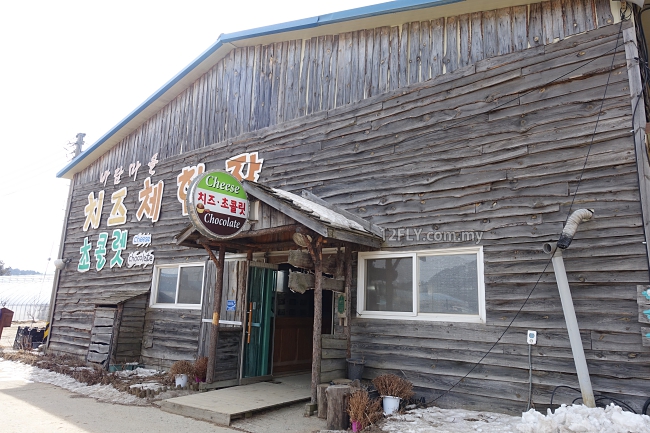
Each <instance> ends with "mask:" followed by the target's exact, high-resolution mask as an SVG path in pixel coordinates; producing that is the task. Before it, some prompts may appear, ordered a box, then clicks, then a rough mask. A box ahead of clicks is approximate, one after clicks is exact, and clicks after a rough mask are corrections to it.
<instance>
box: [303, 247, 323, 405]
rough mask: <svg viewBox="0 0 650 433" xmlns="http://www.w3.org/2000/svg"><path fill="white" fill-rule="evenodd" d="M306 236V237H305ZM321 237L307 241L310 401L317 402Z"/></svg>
mask: <svg viewBox="0 0 650 433" xmlns="http://www.w3.org/2000/svg"><path fill="white" fill-rule="evenodd" d="M305 238H306V237H305ZM322 245H323V237H322V236H319V237H318V239H316V241H314V242H307V249H308V250H309V254H310V255H311V259H312V260H313V261H314V278H315V279H316V281H315V282H314V331H313V334H312V343H313V351H312V356H311V403H312V404H316V403H317V402H318V395H317V387H318V384H319V383H320V363H321V356H322V354H321V331H322V329H321V328H322V327H323V286H322V284H321V278H322V275H323V250H322Z"/></svg>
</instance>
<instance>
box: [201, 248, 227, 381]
mask: <svg viewBox="0 0 650 433" xmlns="http://www.w3.org/2000/svg"><path fill="white" fill-rule="evenodd" d="M203 248H205V250H206V251H207V252H208V255H209V256H210V259H211V260H212V261H213V262H214V264H215V265H216V267H217V277H216V281H215V284H214V303H213V305H212V327H211V328H210V346H209V349H208V372H207V375H206V380H205V381H206V382H207V383H212V382H213V380H214V369H215V364H216V361H217V343H218V341H219V312H220V311H221V294H222V293H223V268H224V266H223V265H224V261H225V259H226V248H225V247H224V246H223V245H222V246H220V247H219V259H217V258H216V257H215V255H214V253H213V252H212V249H210V247H209V246H208V245H206V244H203Z"/></svg>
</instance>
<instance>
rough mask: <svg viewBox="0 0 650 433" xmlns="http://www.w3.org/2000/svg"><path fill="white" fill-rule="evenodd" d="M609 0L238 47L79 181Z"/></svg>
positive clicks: (423, 76) (360, 93)
mask: <svg viewBox="0 0 650 433" xmlns="http://www.w3.org/2000/svg"><path fill="white" fill-rule="evenodd" d="M613 21H614V19H613V17H612V14H611V8H610V4H609V0H566V1H559V0H558V1H552V2H551V1H545V2H541V3H535V4H531V5H522V6H516V7H508V8H503V9H497V10H489V11H482V12H476V13H473V14H471V15H470V14H465V15H461V16H450V17H446V18H436V19H433V20H425V21H419V22H411V23H399V22H398V23H395V24H394V25H393V26H386V27H379V28H375V29H360V30H358V31H354V32H347V33H341V34H338V35H324V36H318V37H313V38H311V39H307V40H304V41H303V40H291V41H284V42H278V43H274V44H270V45H265V46H261V45H258V46H249V47H241V48H236V49H234V50H233V51H231V52H230V53H229V54H228V55H227V56H226V57H225V58H224V59H222V60H221V61H219V62H218V63H217V64H216V65H215V66H214V67H213V68H212V69H211V70H210V71H209V72H207V73H206V74H205V75H203V76H202V77H201V78H200V79H199V80H197V81H196V82H195V83H194V84H193V85H191V86H190V87H189V88H188V89H187V90H185V91H184V92H183V93H181V94H180V95H179V96H178V97H176V98H175V99H174V100H173V101H171V102H170V103H169V104H168V105H167V106H166V107H165V108H163V109H162V110H161V111H160V112H159V113H158V114H156V115H155V116H153V117H152V118H151V119H150V120H148V121H147V122H146V123H145V124H143V125H142V126H141V127H140V128H139V129H138V130H137V131H135V132H133V133H132V134H130V135H129V136H128V137H126V138H125V139H124V140H123V141H122V142H120V143H119V144H118V145H117V146H115V147H114V148H113V149H111V150H110V151H108V152H106V154H104V155H103V156H102V157H101V158H100V159H99V160H98V161H97V162H96V163H95V164H93V165H92V166H90V167H88V168H87V169H85V170H84V171H83V172H82V173H81V174H80V176H77V177H76V180H75V182H76V183H77V184H84V183H87V182H94V181H95V180H96V179H98V178H99V176H100V173H101V172H102V171H104V170H111V172H112V171H113V170H115V169H116V168H117V167H120V166H122V165H123V164H124V161H125V160H126V159H128V160H129V161H130V160H133V161H136V160H138V161H140V162H141V163H143V164H145V163H146V161H149V158H150V157H151V155H152V154H154V153H156V152H157V153H158V158H159V159H164V158H168V157H170V156H174V155H179V154H183V153H186V152H188V151H192V150H195V149H199V148H202V147H205V146H209V145H211V144H213V143H216V142H220V141H223V140H225V139H228V138H233V137H236V136H238V135H240V134H243V133H246V132H249V131H254V130H258V129H261V128H265V127H268V126H273V125H276V124H280V123H282V122H284V121H287V120H291V119H295V118H298V117H302V116H305V115H309V114H312V113H317V112H323V111H327V110H329V109H332V108H335V107H341V106H344V105H346V104H351V103H356V102H358V101H362V100H364V99H367V98H370V97H374V96H377V95H381V94H384V93H386V92H388V91H391V90H394V89H396V88H399V87H403V86H406V85H409V84H415V83H421V82H423V81H426V80H429V79H431V78H432V77H436V76H438V75H441V74H444V73H449V72H453V71H455V70H456V69H458V68H462V67H464V66H467V65H470V64H474V63H476V62H477V61H479V60H482V59H487V58H492V57H495V56H500V55H504V54H509V53H513V52H520V51H523V50H525V49H527V48H528V47H529V46H530V47H536V46H540V45H544V44H549V43H552V42H553V41H554V40H557V39H560V40H562V39H564V38H565V37H568V36H571V35H574V34H576V33H581V32H584V31H588V30H593V29H595V28H597V27H602V26H606V25H608V24H611V23H613Z"/></svg>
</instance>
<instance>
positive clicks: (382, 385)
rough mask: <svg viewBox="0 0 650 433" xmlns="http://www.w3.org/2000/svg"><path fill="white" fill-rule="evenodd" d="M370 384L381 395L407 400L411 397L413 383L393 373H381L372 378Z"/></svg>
mask: <svg viewBox="0 0 650 433" xmlns="http://www.w3.org/2000/svg"><path fill="white" fill-rule="evenodd" d="M372 384H373V385H374V386H375V388H377V391H379V395H381V396H386V395H388V396H392V397H399V398H401V399H402V400H408V399H409V398H411V397H413V395H415V393H414V392H413V384H412V383H411V382H409V381H408V380H406V379H402V378H401V377H399V376H397V375H395V374H382V375H381V376H377V377H376V378H374V379H373V380H372Z"/></svg>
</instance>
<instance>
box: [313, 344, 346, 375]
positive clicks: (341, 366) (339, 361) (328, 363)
mask: <svg viewBox="0 0 650 433" xmlns="http://www.w3.org/2000/svg"><path fill="white" fill-rule="evenodd" d="M321 341H322V352H321V353H322V355H321V356H322V358H321V363H320V381H321V382H330V381H332V380H334V379H341V378H346V377H347V362H346V360H345V353H346V351H347V340H346V339H345V336H344V335H333V334H330V335H323V336H322V337H321Z"/></svg>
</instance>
